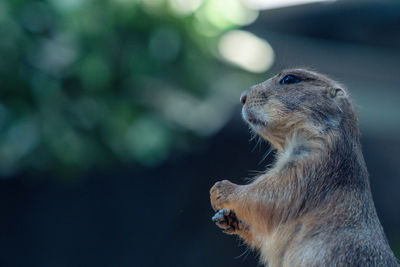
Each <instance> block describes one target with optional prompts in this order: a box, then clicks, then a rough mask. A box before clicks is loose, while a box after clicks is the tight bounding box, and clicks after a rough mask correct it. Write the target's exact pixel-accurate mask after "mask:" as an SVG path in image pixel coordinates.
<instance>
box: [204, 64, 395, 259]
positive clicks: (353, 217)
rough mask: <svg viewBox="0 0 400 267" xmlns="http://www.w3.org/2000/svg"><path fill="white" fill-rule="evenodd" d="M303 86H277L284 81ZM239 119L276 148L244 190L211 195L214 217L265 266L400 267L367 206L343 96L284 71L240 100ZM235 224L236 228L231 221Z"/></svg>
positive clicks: (353, 121) (218, 188)
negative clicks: (274, 156) (271, 162)
mask: <svg viewBox="0 0 400 267" xmlns="http://www.w3.org/2000/svg"><path fill="white" fill-rule="evenodd" d="M288 74H290V75H294V76H296V77H298V78H299V79H300V80H301V81H300V82H297V83H294V84H280V83H279V81H280V80H281V79H282V78H283V77H285V76H286V75H288ZM242 102H245V103H244V106H243V118H244V119H245V120H246V121H247V122H248V123H249V124H250V126H251V128H252V129H253V130H254V131H255V132H256V133H257V134H259V135H260V136H262V137H263V138H265V139H266V140H267V141H269V142H270V143H271V144H272V145H273V147H274V148H276V150H277V159H276V162H275V164H274V166H273V167H272V168H271V169H269V170H268V171H267V172H265V173H264V174H262V175H260V176H258V177H256V178H255V179H254V180H253V181H252V182H251V183H249V184H246V185H236V184H233V183H231V182H229V181H227V180H224V181H221V182H217V183H216V184H215V185H214V186H213V187H212V188H211V190H210V198H211V204H212V206H213V208H214V209H215V210H221V209H224V210H223V211H222V212H220V214H219V215H218V213H217V215H218V216H217V215H216V216H215V217H213V220H214V221H215V222H216V223H217V225H218V226H219V227H221V228H223V229H225V230H226V232H227V233H229V234H236V235H239V236H240V237H242V238H243V239H244V240H245V242H246V243H247V244H249V245H250V246H251V247H252V248H254V249H257V250H258V251H260V255H261V260H262V262H263V263H264V264H266V265H269V266H271V267H273V266H399V265H398V262H397V260H396V258H395V257H394V255H393V252H392V251H391V249H390V247H389V245H388V242H387V240H386V237H385V235H384V232H383V229H382V226H381V224H380V222H379V220H378V217H377V215H376V211H375V207H374V204H373V201H372V196H371V191H370V185H369V178H368V173H367V170H366V167H365V162H364V158H363V155H362V152H361V145H360V140H359V130H358V123H357V116H356V114H355V112H354V108H353V104H352V103H351V100H350V99H349V96H348V92H347V91H346V90H345V89H344V88H343V86H342V85H340V84H339V83H337V82H335V81H333V80H331V79H329V78H327V77H326V76H323V75H321V74H318V73H315V72H311V71H307V70H303V69H293V70H286V71H283V72H282V73H280V74H278V75H276V76H275V77H272V78H271V79H269V80H267V81H265V82H263V83H261V84H258V85H255V86H253V87H251V88H250V89H248V90H247V91H245V92H244V93H243V95H242ZM231 222H235V224H233V223H231Z"/></svg>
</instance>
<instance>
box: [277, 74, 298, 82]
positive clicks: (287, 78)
mask: <svg viewBox="0 0 400 267" xmlns="http://www.w3.org/2000/svg"><path fill="white" fill-rule="evenodd" d="M299 82H301V79H300V78H299V77H297V76H294V75H291V74H289V75H286V76H285V77H283V78H282V80H280V81H279V83H280V84H292V83H299Z"/></svg>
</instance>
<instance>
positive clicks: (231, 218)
mask: <svg viewBox="0 0 400 267" xmlns="http://www.w3.org/2000/svg"><path fill="white" fill-rule="evenodd" d="M211 219H212V221H213V222H215V224H216V225H217V226H218V227H219V228H221V229H222V230H223V231H224V233H226V234H230V235H232V234H236V233H237V232H238V231H243V230H244V229H245V226H244V224H243V223H242V222H241V221H240V220H239V219H238V218H237V217H236V214H235V213H234V212H233V211H232V210H228V209H222V210H219V211H217V213H216V214H215V215H214V216H213V217H212V218H211Z"/></svg>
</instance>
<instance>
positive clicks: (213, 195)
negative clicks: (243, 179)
mask: <svg viewBox="0 0 400 267" xmlns="http://www.w3.org/2000/svg"><path fill="white" fill-rule="evenodd" d="M237 187H238V185H236V184H234V183H231V182H230V181H228V180H223V181H220V182H216V183H215V184H214V186H213V187H211V189H210V200H211V206H212V207H213V209H214V210H216V211H217V210H220V209H222V208H224V205H225V204H227V203H229V201H230V200H231V199H232V195H233V194H234V192H235V190H236V188H237Z"/></svg>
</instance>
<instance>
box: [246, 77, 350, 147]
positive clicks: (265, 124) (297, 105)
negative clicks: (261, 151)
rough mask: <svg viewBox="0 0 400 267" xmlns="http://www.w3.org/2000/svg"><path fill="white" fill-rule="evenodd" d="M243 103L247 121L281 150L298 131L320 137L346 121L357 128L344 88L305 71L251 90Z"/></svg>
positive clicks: (270, 80)
mask: <svg viewBox="0 0 400 267" xmlns="http://www.w3.org/2000/svg"><path fill="white" fill-rule="evenodd" d="M240 101H241V102H242V104H243V109H242V115H243V118H244V120H245V121H246V122H247V123H249V125H250V126H251V128H253V129H254V130H255V131H256V132H257V133H258V134H259V135H261V136H263V137H264V138H266V139H267V140H268V141H270V142H271V143H272V144H273V145H274V146H275V147H277V148H278V149H279V146H284V144H283V143H284V142H285V141H284V140H285V139H286V138H288V137H289V135H290V134H294V133H296V131H302V130H307V131H312V132H315V134H316V135H319V133H323V132H326V131H329V130H330V129H338V128H339V127H341V125H342V124H341V122H342V121H343V119H344V118H347V119H350V120H351V121H352V124H354V125H356V124H357V123H356V117H355V113H354V110H353V107H352V104H351V102H350V100H349V98H348V93H347V91H346V90H345V89H344V88H343V86H342V85H340V84H339V83H337V82H335V81H333V80H331V79H329V78H327V77H326V76H324V75H321V74H318V73H315V72H312V71H308V70H303V69H290V70H285V71H282V72H281V73H279V74H278V75H275V76H274V77H272V78H270V79H268V80H266V81H265V82H263V83H260V84H257V85H254V86H252V87H250V88H249V89H247V90H246V91H245V92H243V93H242V95H241V97H240Z"/></svg>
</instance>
